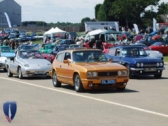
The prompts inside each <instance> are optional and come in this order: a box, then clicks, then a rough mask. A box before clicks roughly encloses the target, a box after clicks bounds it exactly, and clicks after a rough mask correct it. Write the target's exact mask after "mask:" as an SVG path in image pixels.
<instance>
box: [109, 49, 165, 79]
mask: <svg viewBox="0 0 168 126" xmlns="http://www.w3.org/2000/svg"><path fill="white" fill-rule="evenodd" d="M106 56H107V58H108V59H109V60H110V59H113V62H116V63H119V64H122V65H124V66H125V67H127V68H128V69H129V76H130V78H133V76H135V75H154V77H155V78H161V76H162V71H163V70H164V69H165V68H164V62H163V61H162V60H161V59H159V58H153V57H149V56H148V54H147V53H146V51H145V50H144V49H143V48H142V47H140V46H116V47H113V48H111V49H109V51H108V52H107V54H106Z"/></svg>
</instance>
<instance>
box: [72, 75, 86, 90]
mask: <svg viewBox="0 0 168 126" xmlns="http://www.w3.org/2000/svg"><path fill="white" fill-rule="evenodd" d="M74 88H75V91H76V92H82V91H84V88H83V85H82V82H81V79H80V76H79V75H78V74H76V75H75V76H74Z"/></svg>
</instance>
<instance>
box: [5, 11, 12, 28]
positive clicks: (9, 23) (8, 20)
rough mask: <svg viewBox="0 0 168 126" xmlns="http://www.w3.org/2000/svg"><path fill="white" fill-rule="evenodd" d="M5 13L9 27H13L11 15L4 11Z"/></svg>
mask: <svg viewBox="0 0 168 126" xmlns="http://www.w3.org/2000/svg"><path fill="white" fill-rule="evenodd" d="M4 14H5V17H6V20H7V22H8V26H9V28H11V27H12V26H11V22H10V19H9V16H8V14H7V13H6V12H4Z"/></svg>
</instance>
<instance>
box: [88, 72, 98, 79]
mask: <svg viewBox="0 0 168 126" xmlns="http://www.w3.org/2000/svg"><path fill="white" fill-rule="evenodd" d="M87 77H88V78H91V77H97V72H87Z"/></svg>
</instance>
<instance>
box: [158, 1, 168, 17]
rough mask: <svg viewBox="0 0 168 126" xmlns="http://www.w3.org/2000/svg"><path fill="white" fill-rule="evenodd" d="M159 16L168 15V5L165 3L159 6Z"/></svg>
mask: <svg viewBox="0 0 168 126" xmlns="http://www.w3.org/2000/svg"><path fill="white" fill-rule="evenodd" d="M158 14H164V15H165V14H168V3H164V2H162V3H161V4H160V5H159V6H158Z"/></svg>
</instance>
